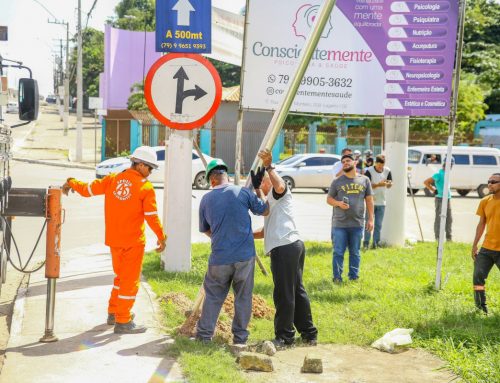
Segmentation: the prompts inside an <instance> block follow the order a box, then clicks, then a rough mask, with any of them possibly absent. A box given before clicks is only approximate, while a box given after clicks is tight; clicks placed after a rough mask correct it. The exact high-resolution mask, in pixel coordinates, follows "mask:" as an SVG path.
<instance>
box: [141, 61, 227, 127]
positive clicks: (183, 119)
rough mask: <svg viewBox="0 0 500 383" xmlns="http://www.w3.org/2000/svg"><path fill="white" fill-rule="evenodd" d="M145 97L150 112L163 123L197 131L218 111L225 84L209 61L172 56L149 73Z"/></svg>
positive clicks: (160, 62) (152, 68)
mask: <svg viewBox="0 0 500 383" xmlns="http://www.w3.org/2000/svg"><path fill="white" fill-rule="evenodd" d="M144 95H145V97H146V102H147V104H148V107H149V110H150V111H151V113H152V114H153V116H155V118H156V119H157V120H158V121H160V122H161V123H162V124H164V125H166V126H168V127H169V128H172V129H181V130H186V129H196V128H199V127H201V126H202V125H203V124H204V123H206V122H207V121H209V120H210V119H211V118H212V116H213V115H214V114H215V112H217V109H218V108H219V105H220V101H221V98H222V83H221V80H220V77H219V74H218V73H217V70H216V69H215V68H214V66H213V65H212V64H211V63H210V61H208V60H207V59H206V58H204V57H202V56H200V55H194V54H180V53H171V54H168V55H165V56H163V57H161V58H160V59H158V60H157V61H156V62H155V63H154V64H153V66H152V67H151V69H150V70H149V72H148V75H147V76H146V82H145V86H144Z"/></svg>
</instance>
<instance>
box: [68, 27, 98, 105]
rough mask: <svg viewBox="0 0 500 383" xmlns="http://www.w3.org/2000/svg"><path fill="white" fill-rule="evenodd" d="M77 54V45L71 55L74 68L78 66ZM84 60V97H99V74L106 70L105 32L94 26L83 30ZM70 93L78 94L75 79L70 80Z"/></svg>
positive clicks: (71, 63)
mask: <svg viewBox="0 0 500 383" xmlns="http://www.w3.org/2000/svg"><path fill="white" fill-rule="evenodd" d="M75 39H76V36H75ZM77 55H78V50H77V47H76V46H75V47H74V48H73V50H72V51H71V56H70V65H71V67H72V68H75V67H76V62H77ZM82 60H83V72H82V78H83V95H84V99H86V98H88V97H97V96H99V74H100V73H102V72H103V71H104V33H102V32H100V31H98V30H96V29H93V28H86V29H84V30H83V31H82ZM75 72H76V71H75ZM70 94H73V95H76V82H75V81H71V82H70Z"/></svg>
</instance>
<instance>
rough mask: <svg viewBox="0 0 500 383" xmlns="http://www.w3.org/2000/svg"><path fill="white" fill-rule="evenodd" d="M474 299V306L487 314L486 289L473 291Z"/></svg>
mask: <svg viewBox="0 0 500 383" xmlns="http://www.w3.org/2000/svg"><path fill="white" fill-rule="evenodd" d="M474 301H475V302H476V307H477V308H478V309H479V310H482V311H484V313H485V314H488V306H486V291H484V290H482V291H474Z"/></svg>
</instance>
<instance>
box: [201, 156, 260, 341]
mask: <svg viewBox="0 0 500 383" xmlns="http://www.w3.org/2000/svg"><path fill="white" fill-rule="evenodd" d="M264 172H265V169H262V171H258V172H257V174H254V173H253V172H252V184H253V186H254V188H255V191H256V193H257V195H256V194H254V193H253V192H252V191H251V190H250V189H247V188H242V187H240V186H236V185H231V184H229V179H228V176H227V166H226V164H225V163H224V162H223V161H222V160H217V159H216V160H212V161H211V162H210V163H209V164H208V165H207V172H206V173H207V179H208V180H209V182H210V184H211V186H212V188H213V190H212V191H210V192H209V193H207V194H205V195H204V196H203V198H202V200H201V203H200V211H199V218H200V232H202V233H205V234H206V235H208V236H209V237H210V238H211V240H212V252H211V254H210V258H209V260H208V271H207V273H206V274H205V280H204V281H203V288H204V289H205V301H204V303H203V308H202V312H201V317H200V320H199V321H198V325H197V331H196V339H198V340H201V341H205V342H206V341H210V340H211V339H212V337H213V334H214V330H215V325H216V324H217V318H218V317H219V313H220V309H221V307H222V304H223V303H224V300H225V299H226V297H227V294H228V292H229V288H230V287H231V285H232V286H233V291H234V318H233V325H232V332H233V343H234V344H245V343H246V341H247V339H248V331H247V326H248V322H249V321H250V317H251V315H252V291H253V280H254V268H255V244H254V239H253V232H252V220H251V218H250V215H249V214H248V211H249V210H250V211H251V212H252V213H253V214H256V215H264V216H265V215H267V214H268V213H269V205H268V204H267V202H264V200H265V199H264V195H263V193H262V191H260V189H259V188H260V183H261V182H262V178H263V176H264Z"/></svg>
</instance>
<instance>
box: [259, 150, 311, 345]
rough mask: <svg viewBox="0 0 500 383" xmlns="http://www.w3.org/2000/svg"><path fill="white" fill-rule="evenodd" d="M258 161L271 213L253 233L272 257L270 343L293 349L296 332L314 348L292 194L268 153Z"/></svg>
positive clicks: (302, 257) (303, 252) (262, 154)
mask: <svg viewBox="0 0 500 383" xmlns="http://www.w3.org/2000/svg"><path fill="white" fill-rule="evenodd" d="M259 157H260V158H261V159H262V164H263V166H265V168H266V170H267V176H266V177H265V178H264V180H263V181H262V186H261V190H262V192H263V193H264V194H265V195H267V202H268V203H269V209H270V210H269V215H268V216H267V217H265V218H264V227H263V228H262V229H261V230H258V231H256V232H254V237H255V238H264V247H265V250H266V253H270V254H271V271H272V273H273V282H274V291H273V300H274V306H275V307H276V315H275V316H274V335H275V339H274V341H273V343H274V344H275V346H276V347H277V348H283V347H286V346H290V345H292V344H293V343H294V341H295V329H297V331H298V332H299V333H300V335H301V337H302V342H303V343H305V344H308V345H316V338H317V336H318V330H317V329H316V327H314V324H313V320H312V314H311V304H310V302H309V298H308V296H307V293H306V290H305V288H304V285H303V284H302V273H303V270H304V258H305V253H306V250H305V247H304V243H303V242H302V240H301V239H300V236H299V232H298V230H297V227H296V225H295V219H294V214H293V203H292V193H291V191H290V189H288V188H287V186H286V184H285V182H284V181H283V179H282V178H281V177H280V176H279V174H278V173H277V172H276V171H275V170H274V166H273V165H272V160H273V158H272V154H271V152H270V151H269V150H263V151H261V152H259ZM294 327H295V328H294Z"/></svg>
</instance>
